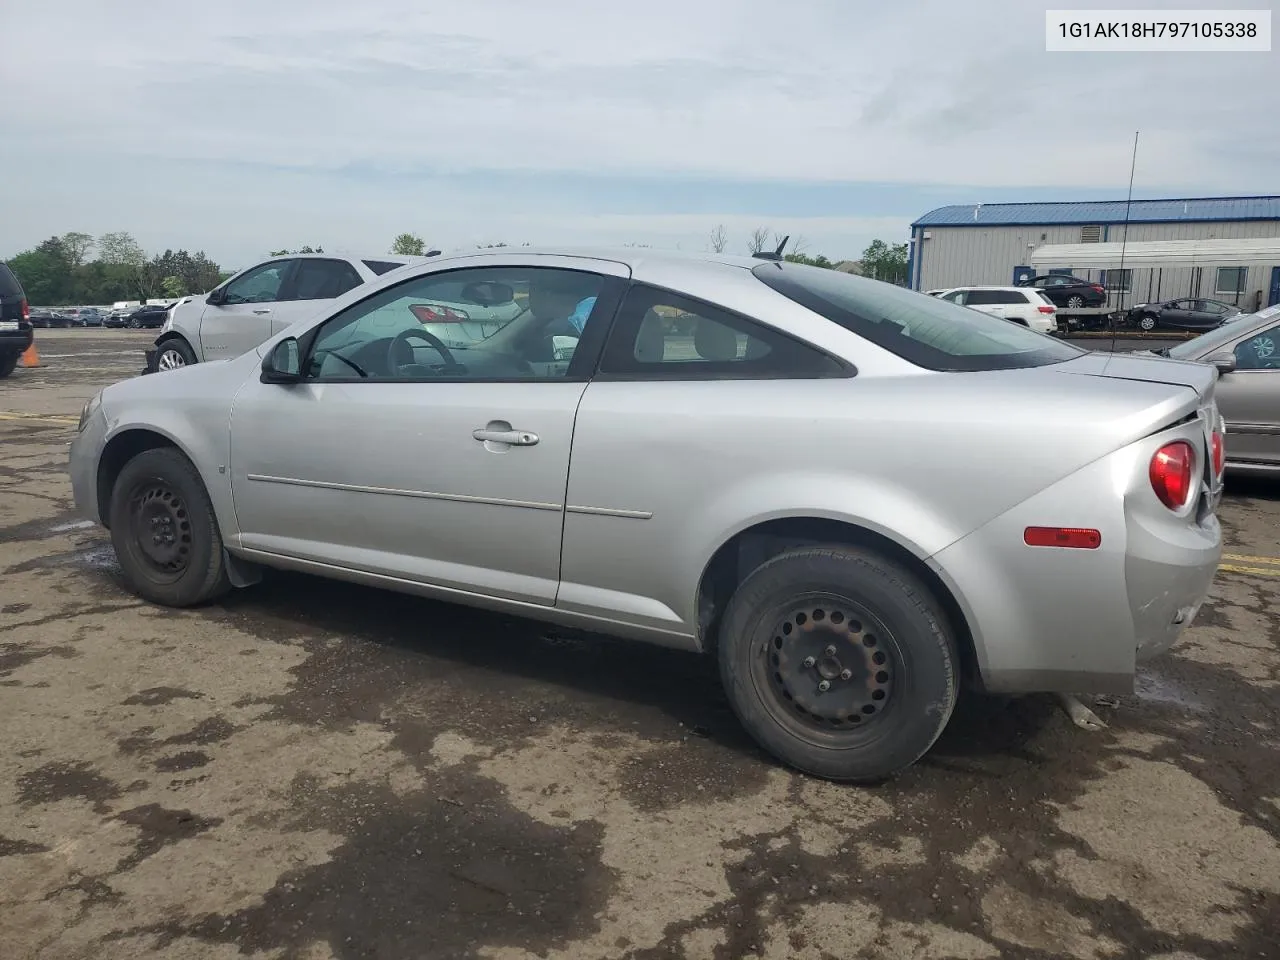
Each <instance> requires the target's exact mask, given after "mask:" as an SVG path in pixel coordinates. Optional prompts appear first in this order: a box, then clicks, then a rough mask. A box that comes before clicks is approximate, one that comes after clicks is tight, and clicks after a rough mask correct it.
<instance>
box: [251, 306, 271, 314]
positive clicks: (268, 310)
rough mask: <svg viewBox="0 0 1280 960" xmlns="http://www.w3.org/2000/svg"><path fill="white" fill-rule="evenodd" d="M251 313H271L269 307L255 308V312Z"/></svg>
mask: <svg viewBox="0 0 1280 960" xmlns="http://www.w3.org/2000/svg"><path fill="white" fill-rule="evenodd" d="M253 312H254V313H270V312H271V308H270V307H258V308H257V309H256V310H254V311H253Z"/></svg>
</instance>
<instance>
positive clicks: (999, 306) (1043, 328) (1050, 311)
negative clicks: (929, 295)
mask: <svg viewBox="0 0 1280 960" xmlns="http://www.w3.org/2000/svg"><path fill="white" fill-rule="evenodd" d="M938 297H939V299H942V300H950V301H951V302H952V303H958V304H960V305H961V306H963V307H972V308H973V309H974V310H980V311H981V312H982V313H989V314H991V315H992V316H993V317H1002V318H1003V319H1005V320H1008V321H1010V322H1012V323H1017V324H1021V325H1022V326H1024V327H1030V328H1031V329H1032V330H1035V331H1037V332H1039V333H1052V332H1053V331H1054V330H1057V329H1058V319H1057V313H1058V308H1057V307H1055V306H1054V305H1053V301H1051V300H1050V299H1049V298H1048V297H1046V296H1045V295H1044V294H1043V293H1041V292H1040V291H1039V290H1037V289H1035V288H1034V287H952V288H951V289H950V290H944V291H942V292H941V293H939V294H938Z"/></svg>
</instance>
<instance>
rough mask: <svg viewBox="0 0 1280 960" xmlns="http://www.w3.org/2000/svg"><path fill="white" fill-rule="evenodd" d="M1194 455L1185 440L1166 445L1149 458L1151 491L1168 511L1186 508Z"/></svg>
mask: <svg viewBox="0 0 1280 960" xmlns="http://www.w3.org/2000/svg"><path fill="white" fill-rule="evenodd" d="M1195 462H1196V454H1195V451H1194V450H1192V449H1191V444H1189V443H1187V442H1186V441H1185V440H1175V441H1174V442H1173V443H1166V444H1165V445H1164V446H1163V447H1161V448H1160V449H1159V450H1157V451H1156V452H1155V455H1154V456H1152V458H1151V469H1150V471H1149V473H1150V476H1151V489H1152V490H1154V491H1155V493H1156V496H1157V497H1159V498H1160V502H1161V503H1163V504H1164V505H1165V506H1166V507H1168V508H1169V509H1170V510H1179V509H1181V508H1182V507H1184V506H1186V504H1187V498H1188V497H1189V496H1190V495H1191V479H1192V477H1194V476H1195Z"/></svg>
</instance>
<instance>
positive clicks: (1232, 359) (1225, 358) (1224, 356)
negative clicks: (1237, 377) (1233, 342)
mask: <svg viewBox="0 0 1280 960" xmlns="http://www.w3.org/2000/svg"><path fill="white" fill-rule="evenodd" d="M1204 362H1205V363H1211V364H1213V365H1214V366H1215V367H1217V368H1218V375H1219V376H1221V375H1222V374H1224V373H1231V372H1232V371H1233V370H1235V368H1236V355H1235V351H1233V350H1217V351H1215V352H1213V353H1211V354H1209V355H1208V356H1207V357H1205V358H1204Z"/></svg>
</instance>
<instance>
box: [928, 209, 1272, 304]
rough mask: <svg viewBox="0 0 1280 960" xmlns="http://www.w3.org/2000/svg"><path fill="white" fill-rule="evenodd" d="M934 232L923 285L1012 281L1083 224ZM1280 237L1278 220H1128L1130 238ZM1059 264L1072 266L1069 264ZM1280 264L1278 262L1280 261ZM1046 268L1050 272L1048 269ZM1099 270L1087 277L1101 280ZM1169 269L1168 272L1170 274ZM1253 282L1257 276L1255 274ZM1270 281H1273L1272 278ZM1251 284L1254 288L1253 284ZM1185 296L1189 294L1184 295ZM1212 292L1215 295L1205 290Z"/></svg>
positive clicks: (1113, 235)
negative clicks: (1036, 255)
mask: <svg viewBox="0 0 1280 960" xmlns="http://www.w3.org/2000/svg"><path fill="white" fill-rule="evenodd" d="M928 232H929V233H930V235H931V237H930V239H928V240H925V241H923V242H922V243H921V244H920V247H921V249H922V250H923V259H922V260H921V262H920V285H919V287H918V289H920V290H934V289H938V288H940V287H958V286H962V285H964V284H977V283H984V284H990V283H997V284H1005V283H1011V282H1012V280H1013V268H1014V267H1016V266H1019V265H1021V264H1026V263H1028V262H1029V261H1030V257H1031V254H1032V252H1033V251H1034V249H1035V248H1036V247H1039V246H1041V245H1042V244H1057V243H1079V242H1080V227H1079V226H1033V225H1028V226H1020V227H942V228H929V230H928ZM1123 236H1124V228H1123V227H1121V228H1119V229H1117V228H1116V227H1111V228H1110V230H1109V231H1108V236H1107V240H1108V241H1110V242H1118V241H1119V240H1121V239H1122V238H1123ZM1228 237H1230V238H1247V237H1258V238H1266V237H1272V238H1280V220H1273V221H1254V222H1245V223H1169V224H1132V223H1131V224H1129V240H1130V241H1133V242H1142V241H1151V240H1213V239H1221V238H1228ZM1055 266H1061V267H1069V266H1070V264H1066V263H1064V264H1056V265H1055ZM1277 266H1280V264H1277ZM1046 272H1047V271H1046ZM1097 274H1098V271H1096V270H1095V271H1094V275H1093V276H1091V277H1088V278H1086V279H1090V280H1093V279H1097ZM1167 275H1168V271H1166V276H1167ZM1250 282H1251V283H1253V282H1254V281H1253V280H1252V278H1251V279H1250ZM1267 282H1268V283H1269V282H1270V280H1269V279H1268V281H1267ZM1250 289H1253V288H1252V287H1251V288H1250ZM1182 295H1183V296H1187V295H1189V294H1182ZM1202 295H1204V296H1213V294H1211V293H1209V294H1202Z"/></svg>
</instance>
